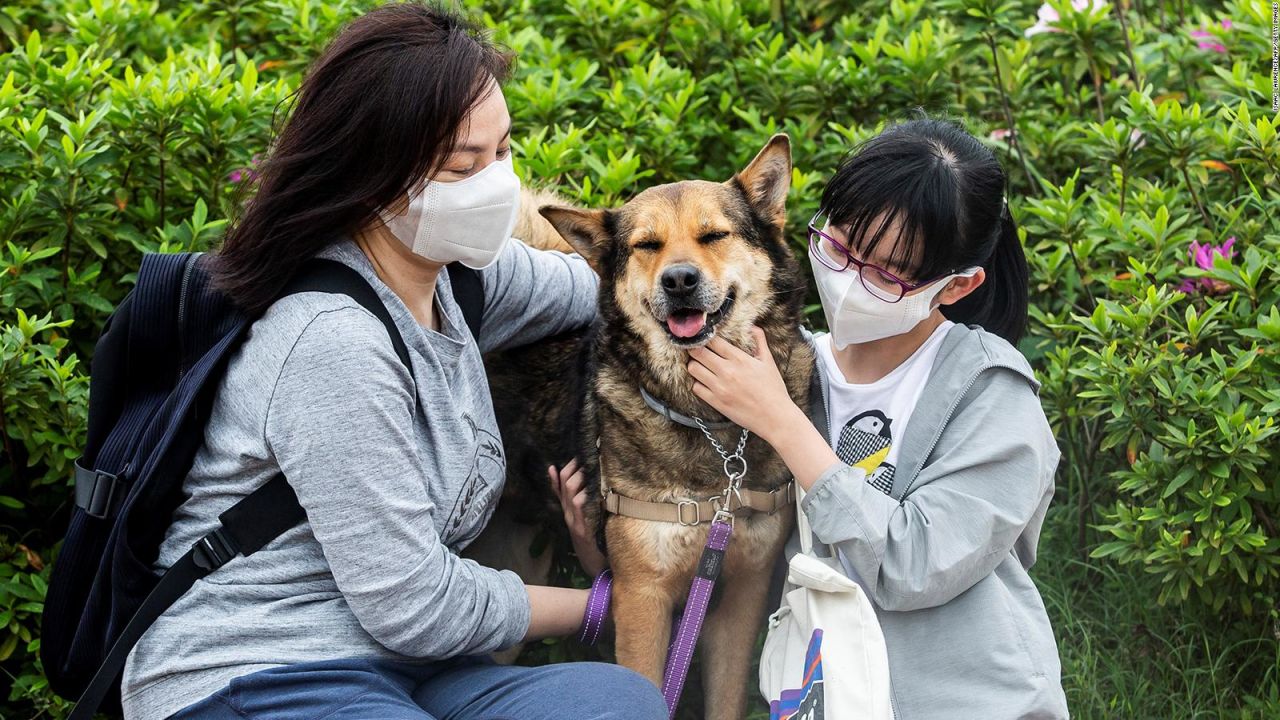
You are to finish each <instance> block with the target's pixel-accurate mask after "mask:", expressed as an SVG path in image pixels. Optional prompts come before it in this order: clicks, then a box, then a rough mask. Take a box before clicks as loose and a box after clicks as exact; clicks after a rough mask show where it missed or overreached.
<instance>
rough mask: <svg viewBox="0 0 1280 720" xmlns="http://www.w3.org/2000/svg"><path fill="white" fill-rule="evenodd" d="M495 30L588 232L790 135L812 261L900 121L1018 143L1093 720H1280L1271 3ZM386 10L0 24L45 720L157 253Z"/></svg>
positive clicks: (2, 597) (513, 20)
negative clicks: (82, 468)
mask: <svg viewBox="0 0 1280 720" xmlns="http://www.w3.org/2000/svg"><path fill="white" fill-rule="evenodd" d="M468 5H471V6H473V7H472V9H474V10H476V11H477V12H480V13H483V14H484V18H485V21H486V23H488V24H489V25H491V26H492V27H494V28H495V34H496V36H497V38H498V39H499V41H501V42H502V43H504V44H506V45H508V46H509V47H511V48H512V49H513V50H514V51H515V52H516V53H517V55H518V57H519V60H518V65H517V72H516V76H515V78H514V79H513V81H512V82H511V83H510V84H509V85H508V86H507V88H506V94H507V99H508V102H509V104H510V107H511V112H512V116H513V118H514V119H515V122H516V129H515V137H516V143H515V144H516V149H517V167H518V169H519V171H520V173H521V175H522V176H523V177H524V178H525V180H526V181H528V182H530V183H534V184H538V185H542V186H549V187H554V188H557V189H558V190H559V191H560V192H562V193H564V194H566V195H567V196H569V197H570V198H573V199H576V200H577V201H580V202H582V203H585V204H588V205H593V206H606V205H612V204H616V203H618V202H620V201H621V200H622V199H624V198H626V197H628V196H630V195H631V194H633V193H635V192H636V191H638V190H639V189H641V188H643V187H646V186H648V185H651V184H655V183H661V182H668V181H672V180H677V179H683V178H691V177H697V178H706V179H721V178H726V177H728V176H729V175H730V174H731V173H732V172H733V171H734V170H736V169H737V168H739V167H741V166H742V165H743V164H744V163H745V162H746V161H747V160H748V159H750V157H751V156H752V155H753V153H754V152H755V151H756V150H757V149H758V148H759V147H760V145H761V143H762V142H763V141H764V140H765V139H766V138H767V137H768V136H769V135H770V134H771V133H774V132H777V131H785V132H787V133H789V134H790V135H791V138H792V141H793V144H794V152H795V161H796V171H795V174H794V178H793V192H792V195H791V198H790V205H789V207H790V212H791V217H790V220H791V227H792V228H793V230H792V233H793V237H794V239H795V243H796V249H797V251H801V250H802V248H803V237H802V235H803V234H802V232H800V230H799V228H801V227H803V225H802V223H803V221H804V220H805V219H806V218H807V217H808V216H809V215H810V214H811V213H812V212H813V211H814V210H815V204H816V202H817V199H818V195H819V192H820V189H821V186H822V183H823V181H824V180H825V178H826V176H827V175H828V173H830V171H831V170H832V169H833V168H834V167H835V165H836V163H837V162H838V160H839V159H840V158H841V157H842V156H843V155H844V153H845V152H847V150H848V149H849V148H850V147H851V145H852V144H854V143H856V142H857V141H859V140H860V139H863V138H866V137H868V136H869V135H871V134H873V133H875V132H876V131H877V130H878V129H879V128H880V127H881V126H882V125H883V124H884V123H886V122H891V121H893V120H895V119H902V118H905V117H909V116H910V114H911V113H912V112H913V111H914V109H915V108H923V109H925V110H926V111H928V112H929V113H931V114H934V115H944V116H951V117H955V118H958V119H961V120H962V121H963V122H964V123H965V124H966V125H967V127H968V128H969V129H970V130H971V131H972V132H974V133H975V134H977V135H979V136H980V137H983V138H985V139H986V140H987V142H989V144H990V145H991V147H993V148H994V149H995V150H996V151H997V152H998V153H999V155H1000V156H1001V158H1002V159H1003V161H1004V164H1005V167H1006V168H1007V170H1008V172H1009V177H1010V179H1011V183H1012V187H1011V188H1010V190H1009V201H1010V206H1011V208H1012V210H1013V212H1014V215H1015V217H1016V218H1017V219H1018V221H1019V222H1020V223H1021V226H1022V228H1023V230H1024V232H1025V244H1026V247H1027V250H1028V254H1029V258H1030V261H1031V266H1032V271H1033V287H1032V293H1033V305H1034V307H1033V313H1032V315H1033V328H1032V335H1031V337H1030V338H1029V339H1028V340H1027V341H1026V342H1025V343H1024V346H1023V350H1024V351H1025V352H1026V353H1027V354H1028V356H1029V357H1031V358H1032V359H1033V361H1034V362H1035V363H1036V365H1037V367H1038V369H1039V371H1040V372H1041V374H1042V377H1043V379H1044V381H1045V386H1044V391H1043V399H1044V403H1045V408H1046V411H1047V412H1048V413H1049V416H1050V419H1051V421H1052V423H1053V425H1054V428H1055V431H1056V433H1057V435H1058V438H1059V440H1060V442H1061V444H1062V448H1063V454H1064V460H1063V465H1062V468H1061V471H1060V474H1059V492H1058V496H1057V498H1056V501H1055V507H1054V510H1053V511H1052V514H1051V516H1050V521H1049V524H1048V525H1047V527H1046V533H1045V541H1044V543H1043V549H1044V551H1043V552H1042V558H1041V561H1040V565H1038V566H1037V569H1036V576H1037V579H1038V580H1039V581H1040V583H1041V585H1042V587H1043V588H1044V590H1045V595H1046V601H1047V603H1048V605H1049V607H1050V612H1051V615H1052V616H1053V620H1054V623H1055V627H1056V628H1057V630H1058V633H1059V638H1060V642H1061V644H1062V654H1063V661H1064V682H1065V684H1066V686H1067V690H1068V695H1069V698H1070V700H1071V703H1072V707H1073V710H1074V711H1075V712H1076V713H1077V714H1078V715H1080V716H1082V717H1091V716H1103V715H1105V716H1127V717H1149V716H1179V717H1182V716H1188V717H1189V716H1201V715H1203V716H1212V717H1218V716H1229V717H1265V716H1275V715H1276V714H1277V713H1280V670H1277V665H1280V641H1278V639H1277V638H1278V636H1280V626H1278V623H1280V618H1278V617H1277V615H1276V610H1275V608H1276V606H1277V601H1278V600H1280V580H1278V578H1280V552H1277V551H1278V550H1280V530H1277V527H1276V526H1277V523H1280V470H1278V469H1277V468H1280V458H1278V457H1277V454H1278V451H1280V442H1278V440H1277V429H1276V426H1275V424H1274V421H1273V420H1272V417H1273V416H1274V415H1275V414H1276V412H1277V411H1278V410H1280V379H1278V378H1280V359H1278V356H1277V353H1278V352H1280V343H1278V342H1277V341H1280V311H1277V309H1276V304H1277V301H1278V300H1280V280H1278V277H1280V274H1278V271H1280V222H1278V221H1277V215H1278V214H1280V195H1278V191H1277V188H1280V139H1277V130H1278V129H1280V115H1277V114H1275V113H1273V112H1272V111H1271V110H1270V107H1271V78H1270V63H1269V60H1270V58H1271V47H1270V40H1269V38H1270V34H1271V28H1270V19H1271V8H1270V5H1269V3H1266V2H1264V0H1244V1H1236V2H1229V3H1226V4H1225V5H1223V4H1219V3H1208V2H1195V1H1191V2H1188V1H1186V0H1167V1H1154V0H1146V1H1145V2H1141V3H1139V2H1137V1H1136V0H1135V1H1134V2H1133V3H1132V4H1131V6H1128V7H1127V9H1125V10H1124V11H1121V10H1120V9H1118V8H1117V7H1114V6H1111V5H1106V4H1102V3H1101V2H1100V1H1095V2H1090V1H1089V0H1076V1H1075V3H1074V4H1073V3H1072V2H1070V1H1069V0H1068V1H1066V2H1056V0H1054V1H1052V2H1050V3H1049V4H1048V5H1045V6H1040V5H1039V4H1037V3H1034V2H1007V3H1001V2H997V1H996V0H943V1H942V2H932V3H928V2H925V1H924V0H914V1H913V0H891V1H889V2H885V1H884V0H872V1H871V2H866V3H862V4H860V5H858V6H857V7H855V8H849V7H846V4H845V3H837V2H832V1H831V0H808V1H799V0H769V1H768V2H766V1H765V0H748V1H747V2H732V1H731V0H684V1H682V2H676V1H674V0H653V1H652V2H627V1H624V0H567V1H566V2H553V1H551V0H520V1H518V2H512V3H497V2H488V3H480V4H479V5H478V6H476V4H475V3H468ZM369 6H370V3H369V2H365V1H360V2H352V1H348V0H339V1H337V2H329V3H324V4H315V3H310V2H308V1H307V0H252V1H251V0H227V1H225V2H194V3H193V2H176V1H164V2H161V1H160V0H67V1H66V2H61V1H59V2H54V0H45V1H43V2H40V1H33V0H16V2H11V3H9V4H7V5H5V6H4V8H3V9H2V10H0V53H3V55H0V300H2V302H3V311H2V314H0V405H3V407H4V415H3V424H2V425H0V437H2V438H3V442H4V445H3V455H4V457H3V461H0V583H2V584H0V667H3V669H4V670H5V671H6V672H7V673H8V674H9V675H10V676H12V677H13V678H14V684H13V689H12V691H11V695H10V697H9V703H10V705H9V712H11V713H12V714H13V716H15V717H25V716H32V715H36V714H46V715H52V716H61V715H62V714H63V713H64V712H65V707H66V705H65V704H64V703H61V702H59V701H58V700H56V699H55V698H53V697H52V696H51V695H50V694H49V693H48V691H47V689H46V688H45V686H44V681H43V679H42V676H41V671H40V667H39V663H38V661H37V659H36V650H37V648H38V643H39V637H38V624H39V614H40V611H41V607H42V604H41V602H42V599H43V596H44V591H45V583H46V582H47V579H48V574H49V565H50V562H51V561H52V560H53V559H54V558H56V554H57V543H58V540H59V538H60V535H61V532H62V531H63V530H64V528H65V522H66V517H67V504H68V498H69V480H70V473H69V472H68V469H69V467H70V463H71V461H72V460H73V459H74V458H75V457H76V454H77V450H78V448H79V447H80V445H81V444H82V442H83V439H84V423H85V413H86V398H87V389H88V388H87V380H86V367H85V366H84V363H85V362H87V360H88V359H89V358H90V355H91V352H92V342H93V339H94V338H95V336H96V333H97V331H98V329H99V328H100V327H101V325H102V322H103V320H104V319H105V317H106V315H107V314H108V313H109V312H110V310H111V308H112V307H113V306H114V304H115V303H117V302H118V301H119V300H120V299H121V298H122V297H123V295H124V293H125V292H127V290H128V288H129V285H130V282H131V273H132V272H133V271H134V270H135V269H136V267H137V265H138V262H139V258H140V255H141V254H142V253H143V252H157V251H158V252H166V251H179V250H190V249H204V248H209V247H212V246H215V245H216V241H217V239H218V237H219V236H220V234H221V233H222V232H223V230H224V229H225V227H226V225H227V222H228V219H229V218H232V217H234V214H235V211H236V208H237V207H239V205H240V203H242V202H243V199H244V198H245V196H246V195H247V193H249V192H251V191H252V186H253V178H254V177H255V176H254V172H253V168H254V164H255V163H256V162H257V161H258V159H259V158H260V157H261V156H262V155H263V154H264V153H267V152H269V141H270V137H271V128H272V124H273V122H275V123H278V122H279V119H280V116H281V115H282V114H283V113H286V112H287V110H288V103H289V100H290V93H291V92H292V90H293V89H294V88H295V87H296V86H297V83H298V79H299V73H300V72H302V70H303V69H304V68H305V66H306V64H307V62H308V61H309V60H310V59H311V58H313V57H314V56H315V55H316V53H317V52H318V51H319V49H320V48H321V47H322V46H323V44H324V42H325V41H326V40H327V39H328V38H329V37H331V35H332V33H333V32H334V30H335V29H336V28H337V27H338V26H339V25H340V24H341V23H342V22H343V21H344V20H345V19H347V18H349V17H351V16H353V15H354V14H356V13H358V12H359V11H360V10H362V9H364V8H367V7H369ZM814 301H815V302H816V296H814ZM815 309H816V306H813V307H811V308H810V313H811V315H810V316H811V318H812V320H813V322H814V323H815V324H819V323H821V313H820V312H818V313H814V312H813V311H814V310H815ZM569 652H571V649H570V648H567V647H564V646H561V645H557V644H550V645H548V646H547V647H546V648H545V649H543V650H539V651H535V652H534V653H533V656H534V657H535V658H536V659H548V658H551V659H554V658H558V657H563V656H564V655H565V654H566V653H569ZM1143 663H1150V664H1152V665H1157V666H1159V667H1160V668H1161V670H1160V671H1158V672H1151V673H1144V672H1142V671H1141V670H1140V667H1141V665H1142V664H1143ZM1135 669H1139V671H1138V672H1135ZM6 714H8V713H6Z"/></svg>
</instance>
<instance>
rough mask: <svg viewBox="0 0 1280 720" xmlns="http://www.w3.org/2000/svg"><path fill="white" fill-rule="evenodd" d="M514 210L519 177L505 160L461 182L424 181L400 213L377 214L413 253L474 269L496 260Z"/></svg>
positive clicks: (513, 220)
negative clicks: (422, 186) (404, 209)
mask: <svg viewBox="0 0 1280 720" xmlns="http://www.w3.org/2000/svg"><path fill="white" fill-rule="evenodd" d="M519 211H520V176H518V175H516V173H515V170H514V168H513V167H512V164H511V157H510V156H507V157H506V158H503V159H502V160H495V161H494V162H491V163H489V164H488V165H487V166H485V168H484V169H483V170H481V171H480V172H478V173H476V174H475V175H472V176H471V177H469V178H465V179H463V180H458V181H456V182H439V181H435V180H432V181H429V182H427V184H426V186H425V187H424V188H423V189H422V192H420V193H418V194H417V195H415V196H414V197H413V198H411V199H410V200H409V209H408V210H407V211H406V212H405V213H404V214H402V215H392V214H391V213H390V212H388V211H387V210H383V211H381V212H380V213H379V215H380V216H381V217H382V222H383V223H384V224H385V225H386V226H387V229H388V230H390V231H391V234H392V235H395V236H396V238H397V239H398V240H399V241H400V242H402V243H404V244H405V246H406V247H408V248H409V249H410V250H412V251H413V252H414V253H416V254H418V255H421V256H422V257H424V258H426V259H428V260H431V261H433V262H438V263H451V262H460V263H462V264H463V265H466V266H467V267H469V268H475V269H476V270H479V269H481V268H484V267H488V266H489V265H491V264H493V261H494V260H497V259H498V255H499V254H500V253H501V252H502V248H503V246H504V245H506V243H507V240H508V239H509V238H510V237H511V230H512V229H513V228H515V225H516V216H517V214H518V213H519Z"/></svg>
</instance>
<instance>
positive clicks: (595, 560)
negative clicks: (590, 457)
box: [547, 458, 609, 578]
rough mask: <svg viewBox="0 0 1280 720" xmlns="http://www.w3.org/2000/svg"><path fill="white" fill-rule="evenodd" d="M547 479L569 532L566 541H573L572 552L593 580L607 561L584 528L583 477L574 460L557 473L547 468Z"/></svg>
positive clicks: (587, 529)
mask: <svg viewBox="0 0 1280 720" xmlns="http://www.w3.org/2000/svg"><path fill="white" fill-rule="evenodd" d="M547 476H548V477H550V478H551V489H552V490H553V491H554V492H555V494H556V497H557V498H559V500H560V509H561V510H563V511H564V524H565V525H566V526H568V528H569V537H570V539H571V540H572V541H573V552H574V554H575V555H577V556H578V562H579V563H581V564H582V570H583V572H585V573H586V574H587V577H589V578H594V577H595V576H596V575H599V574H600V572H601V571H603V570H604V569H605V568H607V567H609V560H608V558H606V557H605V556H604V553H602V552H600V548H599V547H597V546H596V540H595V538H594V537H592V534H591V530H590V529H589V528H588V527H587V516H586V512H585V511H584V510H583V508H584V507H585V506H586V504H587V489H586V476H585V475H583V473H582V468H581V467H579V466H578V459H577V458H574V459H573V460H570V461H569V464H567V465H565V466H564V468H563V469H560V470H557V469H556V466H554V465H552V466H550V467H548V468H547Z"/></svg>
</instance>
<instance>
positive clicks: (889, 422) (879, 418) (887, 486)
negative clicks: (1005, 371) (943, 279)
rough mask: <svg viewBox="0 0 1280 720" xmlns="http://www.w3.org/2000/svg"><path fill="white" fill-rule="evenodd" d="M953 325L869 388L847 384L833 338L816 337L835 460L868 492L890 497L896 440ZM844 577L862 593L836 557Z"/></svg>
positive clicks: (842, 559)
mask: <svg viewBox="0 0 1280 720" xmlns="http://www.w3.org/2000/svg"><path fill="white" fill-rule="evenodd" d="M954 324H955V323H953V322H951V321H950V320H947V321H944V322H943V323H942V324H941V325H939V326H938V327H937V329H935V330H934V331H933V333H932V334H931V335H929V338H928V339H927V340H925V341H924V344H922V345H921V346H920V347H919V348H917V349H916V351H915V352H914V353H912V354H911V357H908V358H907V359H906V360H904V361H903V362H902V364H901V365H899V366H898V367H896V368H894V369H893V370H892V371H891V372H890V373H889V374H888V375H885V376H884V377H882V378H880V379H879V380H876V381H875V382H873V383H867V384H859V383H851V382H847V381H846V380H845V379H844V373H843V372H842V371H841V370H840V368H839V366H838V365H836V357H835V354H834V351H833V348H832V347H831V335H830V334H828V335H823V336H822V337H820V338H818V341H817V346H818V357H820V358H822V360H821V362H822V363H823V364H824V365H823V369H824V370H825V371H826V375H827V377H828V378H829V381H828V382H827V411H828V413H829V417H830V420H831V427H830V428H829V432H830V437H832V438H834V439H835V451H836V456H837V457H839V458H840V459H841V460H842V461H844V462H846V463H848V464H850V465H852V466H854V467H860V468H862V469H864V470H866V471H867V482H868V483H870V484H871V486H872V487H874V488H875V489H877V490H879V491H880V492H882V493H884V494H885V495H888V494H890V491H891V490H892V489H893V475H894V473H895V472H896V471H897V466H898V445H899V443H898V442H897V440H898V439H900V438H902V436H903V433H905V432H906V429H907V423H908V422H909V421H910V420H911V413H912V411H914V410H915V407H916V402H918V401H919V400H920V393H921V391H923V390H924V386H925V383H926V382H928V380H929V374H930V372H932V371H933V361H934V360H936V359H937V357H938V349H939V348H940V347H942V339H943V338H944V337H946V335H947V331H948V330H950V329H951V326H952V325H954ZM837 555H838V556H839V558H840V564H841V565H843V566H844V571H845V574H846V575H848V576H849V577H850V578H852V579H853V580H854V581H855V582H857V583H858V584H859V585H862V586H863V587H864V588H865V587H866V584H865V583H864V582H863V580H862V578H860V577H858V573H857V572H856V571H855V570H854V569H853V566H852V565H851V564H850V563H849V561H848V559H847V558H845V556H844V553H842V552H838V551H837Z"/></svg>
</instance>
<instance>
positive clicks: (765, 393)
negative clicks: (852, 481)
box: [688, 327, 840, 490]
mask: <svg viewBox="0 0 1280 720" xmlns="http://www.w3.org/2000/svg"><path fill="white" fill-rule="evenodd" d="M751 337H752V339H753V340H754V341H755V345H756V351H755V353H754V354H752V353H747V352H744V351H742V350H740V349H738V348H737V347H734V346H733V345H731V344H729V342H728V341H726V340H724V339H723V338H720V337H714V338H712V339H711V342H709V343H707V344H706V345H705V346H703V347H700V348H694V349H693V350H690V351H689V365H688V368H689V374H690V375H691V376H693V394H694V395H697V396H698V397H699V398H701V399H702V400H703V402H706V403H707V404H708V405H710V406H711V407H713V408H715V409H716V410H717V411H719V412H720V414H721V415H724V416H725V417H727V418H729V420H730V421H732V422H734V423H737V424H738V425H739V426H740V427H743V428H745V429H747V430H749V431H751V432H752V433H753V434H755V435H757V436H759V437H760V438H762V439H763V440H764V441H765V442H767V443H769V444H770V445H771V446H773V449H774V451H776V452H777V453H778V455H779V456H780V457H781V458H782V461H783V462H785V463H786V464H787V467H788V468H789V469H790V470H791V474H792V475H794V476H795V478H796V481H797V482H799V483H800V486H801V487H803V488H804V489H806V490H808V489H809V488H810V487H812V486H813V483H815V482H817V480H818V478H819V477H821V476H822V474H823V473H824V472H825V471H826V470H827V469H828V468H830V467H831V466H833V465H835V464H838V463H840V459H839V458H838V457H836V453H835V451H834V450H832V449H831V446H830V445H828V444H827V439H826V438H824V437H823V436H822V433H820V432H818V430H817V428H815V427H814V426H813V423H811V422H810V421H809V416H808V415H806V414H805V412H804V411H803V410H801V409H800V407H799V406H797V405H796V404H795V402H794V401H793V400H792V399H791V393H789V392H788V391H787V384H786V382H785V381H783V379H782V373H781V372H779V371H778V365H777V363H775V362H774V361H773V353H771V352H769V344H768V343H767V342H766V341H765V338H764V331H763V330H761V329H760V328H758V327H753V328H751Z"/></svg>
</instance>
